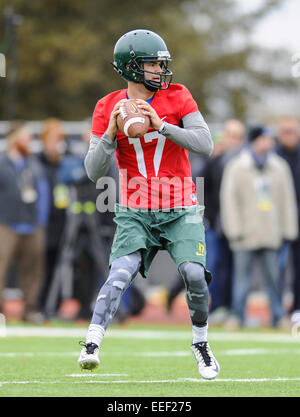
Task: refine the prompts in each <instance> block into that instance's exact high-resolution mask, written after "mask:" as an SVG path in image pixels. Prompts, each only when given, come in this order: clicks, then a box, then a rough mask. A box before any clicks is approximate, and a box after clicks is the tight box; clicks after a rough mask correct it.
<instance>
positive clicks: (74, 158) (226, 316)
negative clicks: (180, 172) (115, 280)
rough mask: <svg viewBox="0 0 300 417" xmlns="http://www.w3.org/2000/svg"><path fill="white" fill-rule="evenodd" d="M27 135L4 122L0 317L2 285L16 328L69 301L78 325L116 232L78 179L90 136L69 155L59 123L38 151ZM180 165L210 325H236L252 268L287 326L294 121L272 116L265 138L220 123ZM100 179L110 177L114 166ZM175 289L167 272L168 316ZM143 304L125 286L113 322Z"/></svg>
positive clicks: (297, 271)
mask: <svg viewBox="0 0 300 417" xmlns="http://www.w3.org/2000/svg"><path fill="white" fill-rule="evenodd" d="M33 139H34V138H33V134H32V133H31V131H30V129H29V126H28V124H27V123H26V122H22V121H16V122H13V123H11V125H10V129H9V132H8V133H7V135H6V139H5V141H6V149H5V151H3V152H2V153H1V154H0V312H1V311H3V312H4V313H5V309H4V305H5V299H6V297H5V289H7V288H9V287H17V288H20V290H21V292H22V297H23V303H24V308H23V310H22V319H23V320H24V321H28V322H34V323H41V322H43V321H44V320H45V319H47V318H51V317H57V316H60V317H64V318H68V307H70V305H69V306H68V303H70V301H71V300H72V302H73V304H74V303H75V304H76V303H77V304H76V306H77V310H76V316H75V317H74V315H72V319H74V318H75V319H83V320H89V319H90V317H91V312H92V309H93V303H94V301H95V299H94V297H96V295H97V293H98V288H99V286H100V285H101V284H102V283H103V282H104V281H105V279H106V277H107V275H108V257H109V251H110V246H111V243H112V239H113V236H114V230H115V226H114V222H113V213H110V212H106V213H100V212H99V211H98V210H97V207H96V199H97V195H98V194H99V190H97V188H96V187H95V184H94V183H92V182H91V181H90V180H89V179H88V178H87V176H86V173H85V169H84V157H85V154H86V152H87V148H88V143H89V129H88V127H87V129H86V130H85V131H84V132H82V135H81V137H80V140H78V139H77V140H76V141H75V142H74V144H75V145H74V146H73V147H72V146H70V140H69V139H68V138H67V135H66V133H65V132H64V128H63V123H62V122H61V121H60V120H58V119H54V118H52V119H47V120H45V121H44V122H43V125H42V129H41V131H40V132H39V135H38V138H37V139H38V141H39V142H40V144H41V149H40V151H39V152H32V142H33ZM191 162H192V173H193V177H194V179H195V178H196V177H204V187H205V188H204V203H205V213H204V224H205V228H206V251H207V269H209V270H210V271H211V272H212V274H213V281H212V283H211V285H210V287H209V289H210V318H211V320H210V322H211V323H218V324H219V323H222V324H224V326H225V327H227V328H228V329H236V328H239V327H242V326H245V325H247V309H246V307H247V300H248V298H249V295H250V293H251V290H252V288H253V280H254V275H255V273H256V271H257V268H259V274H258V276H259V279H260V280H261V283H260V284H261V288H263V291H264V292H265V293H266V295H267V296H268V299H269V307H270V312H271V317H272V320H271V323H270V324H271V326H273V327H286V326H287V325H288V323H289V322H290V315H291V314H292V313H293V312H295V311H298V310H300V265H299V263H300V238H299V221H300V206H299V204H300V130H299V124H298V122H297V120H296V119H294V118H291V117H285V118H282V119H281V120H280V121H279V123H278V125H277V126H276V131H271V130H270V129H269V128H268V127H267V126H263V125H257V126H251V127H246V126H245V125H244V124H243V123H242V122H241V121H239V120H234V119H232V120H228V121H227V122H226V123H225V124H224V126H223V128H222V132H221V133H220V135H219V137H218V138H216V140H215V149H214V153H213V155H212V157H211V158H209V159H205V158H202V157H201V156H198V155H197V156H193V158H192V160H191ZM107 175H108V176H112V177H115V178H117V175H118V174H117V170H116V168H115V166H114V165H112V167H111V171H109V172H108V174H107ZM287 270H289V272H290V275H291V284H290V287H291V288H290V291H291V293H292V300H291V302H290V304H289V305H288V306H287V305H286V303H285V302H284V292H285V288H286V279H287V274H286V271H287ZM256 275H257V274H256ZM161 279H162V285H164V283H163V277H161ZM183 289H184V284H183V280H182V279H181V277H180V276H179V275H177V276H175V277H174V282H173V284H172V285H171V287H169V288H168V290H169V291H168V298H167V306H166V308H167V310H168V311H171V310H172V308H173V302H174V300H175V298H176V297H177V296H178V295H179V294H180V293H181V292H182V291H183ZM145 303H146V298H145V294H143V291H141V289H139V288H138V287H136V286H135V285H132V286H131V287H130V288H129V289H128V290H127V292H126V293H125V295H124V297H123V299H122V303H121V306H120V309H119V311H118V313H117V319H118V320H119V321H122V320H124V319H126V318H127V317H128V316H132V315H137V314H139V313H140V312H141V311H142V309H143V307H144V305H145ZM73 307H74V306H73ZM72 311H74V309H73V310H72ZM70 317H71V316H70Z"/></svg>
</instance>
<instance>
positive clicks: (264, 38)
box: [239, 0, 300, 53]
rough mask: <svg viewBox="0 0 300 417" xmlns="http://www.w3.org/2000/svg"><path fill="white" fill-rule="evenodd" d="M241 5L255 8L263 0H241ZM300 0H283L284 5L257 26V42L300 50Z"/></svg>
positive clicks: (254, 37) (293, 50)
mask: <svg viewBox="0 0 300 417" xmlns="http://www.w3.org/2000/svg"><path fill="white" fill-rule="evenodd" d="M239 1H240V3H241V7H243V8H247V9H250V8H253V7H255V6H257V5H258V4H259V3H261V1H262V0H246V1H245V0H239ZM299 21H300V0H282V6H281V7H280V8H279V9H277V11H276V12H273V13H272V14H270V15H269V16H268V17H267V18H265V19H264V20H263V21H261V23H260V24H259V25H258V26H257V30H256V32H255V34H254V36H253V40H254V41H255V42H256V43H259V44H263V45H266V46H268V47H271V48H276V47H277V48H278V47H286V48H288V49H290V50H291V52H292V53H295V52H300V24H299Z"/></svg>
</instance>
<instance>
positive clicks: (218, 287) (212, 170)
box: [167, 119, 245, 324]
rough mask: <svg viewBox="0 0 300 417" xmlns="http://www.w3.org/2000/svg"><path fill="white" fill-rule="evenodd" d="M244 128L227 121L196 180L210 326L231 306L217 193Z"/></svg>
mask: <svg viewBox="0 0 300 417" xmlns="http://www.w3.org/2000/svg"><path fill="white" fill-rule="evenodd" d="M244 142H245V126H244V124H243V123H242V122H241V121H239V120H236V119H230V120H228V121H227V122H226V123H225V125H224V130H223V132H222V134H221V137H220V139H219V140H218V145H217V146H216V147H215V149H214V153H213V155H212V157H211V158H209V159H207V161H206V163H205V165H204V166H203V167H201V168H200V169H198V171H197V175H196V176H197V177H204V203H205V211H204V223H205V227H206V246H207V268H208V270H209V271H211V273H212V275H213V277H214V279H213V280H212V283H211V285H210V287H209V290H210V295H211V304H210V312H213V311H215V310H216V311H215V313H216V314H215V315H211V316H210V323H211V324H213V323H216V322H217V321H219V320H220V321H223V320H225V319H226V317H227V315H228V313H227V310H229V309H230V304H231V281H232V278H231V277H232V252H231V250H230V248H229V244H228V241H227V239H226V237H225V236H224V233H223V231H222V228H221V224H220V201H219V193H220V186H221V179H222V175H223V170H224V166H225V165H226V163H227V162H228V161H229V160H230V159H231V158H232V157H233V156H235V155H236V154H237V153H238V152H239V151H240V150H241V148H242V147H243V145H244ZM183 289H184V283H183V281H182V278H181V276H180V275H178V276H176V278H175V279H174V282H173V285H172V286H171V289H170V291H169V294H168V299H167V309H168V311H170V310H171V308H172V303H173V301H174V299H175V298H176V297H177V295H178V294H179V293H180V292H181V291H183ZM224 308H225V311H221V309H222V310H223V309H224ZM217 309H218V310H217Z"/></svg>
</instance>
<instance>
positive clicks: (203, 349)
mask: <svg viewBox="0 0 300 417" xmlns="http://www.w3.org/2000/svg"><path fill="white" fill-rule="evenodd" d="M193 346H194V347H195V348H196V354H197V353H198V355H197V356H198V358H199V359H200V360H201V361H202V362H204V364H205V366H211V364H212V358H211V356H210V352H209V346H208V343H207V342H200V343H195V344H194V345H193Z"/></svg>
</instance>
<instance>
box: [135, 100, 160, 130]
mask: <svg viewBox="0 0 300 417" xmlns="http://www.w3.org/2000/svg"><path fill="white" fill-rule="evenodd" d="M136 102H137V104H138V106H139V107H140V108H141V109H142V110H143V113H144V114H145V115H147V116H149V118H150V125H151V127H152V128H153V129H154V130H159V129H160V128H161V126H162V124H163V121H162V120H161V119H160V117H159V116H158V114H157V113H156V111H155V109H154V108H153V107H152V106H151V105H150V104H149V103H147V101H145V100H141V99H137V100H136Z"/></svg>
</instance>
